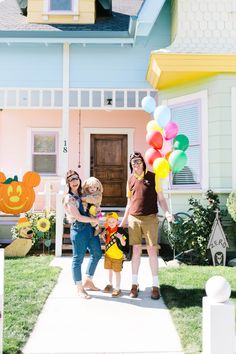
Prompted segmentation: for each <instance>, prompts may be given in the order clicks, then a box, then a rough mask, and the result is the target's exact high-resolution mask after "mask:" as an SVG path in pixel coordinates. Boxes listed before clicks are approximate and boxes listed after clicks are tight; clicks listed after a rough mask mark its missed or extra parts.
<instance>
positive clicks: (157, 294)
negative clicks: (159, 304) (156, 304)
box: [151, 286, 161, 300]
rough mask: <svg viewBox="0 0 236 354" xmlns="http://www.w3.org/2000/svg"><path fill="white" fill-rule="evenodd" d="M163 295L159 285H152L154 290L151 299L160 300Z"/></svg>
mask: <svg viewBox="0 0 236 354" xmlns="http://www.w3.org/2000/svg"><path fill="white" fill-rule="evenodd" d="M160 297H161V295H160V290H159V288H158V287H157V286H153V287H152V291H151V299H153V300H159V299H160Z"/></svg>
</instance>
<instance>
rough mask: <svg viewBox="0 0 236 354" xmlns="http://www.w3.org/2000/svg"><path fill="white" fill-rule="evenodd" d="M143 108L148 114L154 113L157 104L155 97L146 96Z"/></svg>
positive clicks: (143, 100)
mask: <svg viewBox="0 0 236 354" xmlns="http://www.w3.org/2000/svg"><path fill="white" fill-rule="evenodd" d="M141 105H142V108H143V110H144V111H145V112H147V113H152V112H154V111H155V108H156V102H155V100H154V98H153V97H151V96H145V97H144V98H143V99H142V102H141Z"/></svg>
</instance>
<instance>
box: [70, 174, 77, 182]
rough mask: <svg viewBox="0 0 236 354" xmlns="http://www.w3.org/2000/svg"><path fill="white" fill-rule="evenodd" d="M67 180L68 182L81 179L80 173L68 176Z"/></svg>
mask: <svg viewBox="0 0 236 354" xmlns="http://www.w3.org/2000/svg"><path fill="white" fill-rule="evenodd" d="M67 180H68V182H72V181H78V180H79V176H78V175H72V176H70V177H68V178H67Z"/></svg>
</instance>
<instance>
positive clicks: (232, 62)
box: [146, 53, 236, 89]
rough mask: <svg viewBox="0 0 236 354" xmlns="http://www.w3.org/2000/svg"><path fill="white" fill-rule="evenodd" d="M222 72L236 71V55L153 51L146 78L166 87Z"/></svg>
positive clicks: (159, 87) (154, 83)
mask: <svg viewBox="0 0 236 354" xmlns="http://www.w3.org/2000/svg"><path fill="white" fill-rule="evenodd" d="M220 73H236V55H234V54H232V55H230V54H227V55H226V54H225V55H222V54H167V53H152V54H151V55H150V58H149V65H148V70H147V76H146V79H147V81H148V82H149V83H150V84H151V85H152V86H153V87H154V88H155V89H166V88H171V87H174V86H177V85H181V84H184V83H187V82H189V81H193V80H198V79H202V78H207V77H210V76H213V75H216V74H220Z"/></svg>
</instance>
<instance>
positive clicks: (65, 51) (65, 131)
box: [61, 42, 70, 177]
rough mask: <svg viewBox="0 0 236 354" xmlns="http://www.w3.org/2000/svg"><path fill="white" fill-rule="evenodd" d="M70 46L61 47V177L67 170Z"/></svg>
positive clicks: (67, 44)
mask: <svg viewBox="0 0 236 354" xmlns="http://www.w3.org/2000/svg"><path fill="white" fill-rule="evenodd" d="M69 89H70V44H69V43H68V42H66V43H64V45H63V107H62V170H61V172H62V176H63V177H64V176H65V172H66V171H67V170H68V138H69V119H70V114H69Z"/></svg>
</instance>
